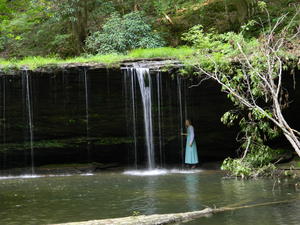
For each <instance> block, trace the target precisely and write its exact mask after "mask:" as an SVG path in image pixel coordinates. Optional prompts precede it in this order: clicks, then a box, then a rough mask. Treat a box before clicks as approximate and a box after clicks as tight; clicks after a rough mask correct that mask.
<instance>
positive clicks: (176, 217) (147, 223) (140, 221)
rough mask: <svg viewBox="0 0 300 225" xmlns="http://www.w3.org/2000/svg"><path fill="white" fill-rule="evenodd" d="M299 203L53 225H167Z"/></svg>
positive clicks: (260, 204)
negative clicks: (213, 215)
mask: <svg viewBox="0 0 300 225" xmlns="http://www.w3.org/2000/svg"><path fill="white" fill-rule="evenodd" d="M294 201H299V199H289V200H283V201H276V202H266V203H259V204H252V205H243V206H237V207H221V208H214V209H212V208H205V209H203V210H200V211H194V212H185V213H172V214H155V215H149V216H145V215H141V216H130V217H123V218H116V219H103V220H90V221H83V222H72V223H63V224H52V225H167V224H173V223H179V222H187V221H191V220H193V219H197V218H201V217H204V216H209V215H211V214H213V213H218V212H225V211H233V210H238V209H246V208H253V207H259V206H267V205H276V204H283V203H289V202H294Z"/></svg>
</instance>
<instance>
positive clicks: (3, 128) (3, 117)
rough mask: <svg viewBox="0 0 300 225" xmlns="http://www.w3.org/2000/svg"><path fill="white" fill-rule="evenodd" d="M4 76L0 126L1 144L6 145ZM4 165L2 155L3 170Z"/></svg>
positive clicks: (4, 157)
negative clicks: (0, 129) (0, 131)
mask: <svg viewBox="0 0 300 225" xmlns="http://www.w3.org/2000/svg"><path fill="white" fill-rule="evenodd" d="M5 80H6V79H5V76H2V84H3V85H2V121H1V125H2V135H3V138H2V143H3V144H5V143H6V88H5V85H6V82H5ZM5 165H6V154H5V153H4V155H3V167H4V168H5Z"/></svg>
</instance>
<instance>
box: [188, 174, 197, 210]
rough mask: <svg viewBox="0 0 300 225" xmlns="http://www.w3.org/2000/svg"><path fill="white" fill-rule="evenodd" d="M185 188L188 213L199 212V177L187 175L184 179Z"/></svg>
mask: <svg viewBox="0 0 300 225" xmlns="http://www.w3.org/2000/svg"><path fill="white" fill-rule="evenodd" d="M184 180H185V188H186V194H187V199H186V200H187V207H188V209H189V211H196V210H199V209H200V207H201V204H200V201H199V199H201V196H199V194H200V193H201V192H199V190H200V188H201V187H200V186H199V177H198V176H196V175H193V174H189V175H187V176H186V177H185V179H184Z"/></svg>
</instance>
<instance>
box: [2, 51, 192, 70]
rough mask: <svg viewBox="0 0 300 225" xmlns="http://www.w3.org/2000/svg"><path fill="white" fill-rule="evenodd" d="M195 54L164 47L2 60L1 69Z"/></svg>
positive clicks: (111, 62) (177, 56) (110, 62)
mask: <svg viewBox="0 0 300 225" xmlns="http://www.w3.org/2000/svg"><path fill="white" fill-rule="evenodd" d="M194 52H195V50H194V49H192V48H189V47H180V48H172V47H163V48H154V49H136V50H133V51H131V52H129V53H128V54H127V55H123V54H107V55H93V56H78V57H74V58H69V59H61V58H58V57H41V56H28V57H25V58H23V59H1V58H0V69H1V68H2V69H9V68H18V69H20V68H28V69H31V70H34V69H37V68H40V67H44V66H47V65H55V66H59V65H61V64H67V63H103V64H106V65H107V66H111V65H116V64H118V63H120V62H122V61H123V60H126V59H138V58H175V59H184V58H185V57H189V56H191V55H192V54H193V53H194Z"/></svg>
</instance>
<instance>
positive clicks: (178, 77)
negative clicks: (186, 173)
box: [177, 75, 184, 165]
mask: <svg viewBox="0 0 300 225" xmlns="http://www.w3.org/2000/svg"><path fill="white" fill-rule="evenodd" d="M177 88H178V101H179V119H180V126H179V127H180V133H183V110H182V93H181V78H180V76H179V75H178V76H177ZM180 146H181V161H182V165H183V163H184V143H183V136H182V135H181V134H180Z"/></svg>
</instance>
